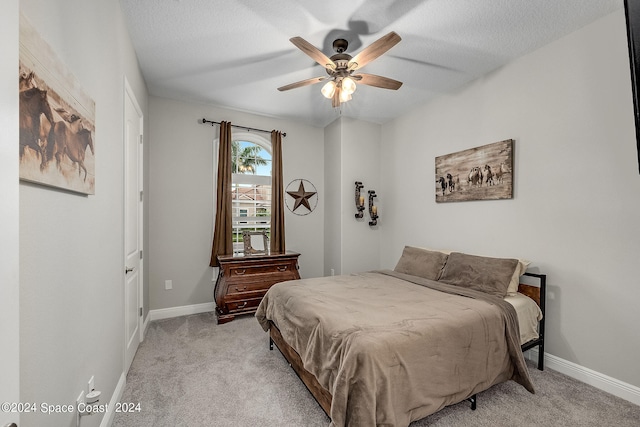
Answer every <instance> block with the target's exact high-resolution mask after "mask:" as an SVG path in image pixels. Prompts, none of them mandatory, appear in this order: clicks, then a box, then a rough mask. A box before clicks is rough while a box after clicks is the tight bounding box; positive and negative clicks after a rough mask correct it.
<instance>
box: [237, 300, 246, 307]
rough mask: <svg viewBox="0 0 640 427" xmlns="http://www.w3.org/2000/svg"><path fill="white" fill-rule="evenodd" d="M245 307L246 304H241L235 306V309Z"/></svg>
mask: <svg viewBox="0 0 640 427" xmlns="http://www.w3.org/2000/svg"><path fill="white" fill-rule="evenodd" d="M246 306H247V302H246V301H245V302H243V303H242V304H239V305H237V306H236V308H245V307H246Z"/></svg>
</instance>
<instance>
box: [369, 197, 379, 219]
mask: <svg viewBox="0 0 640 427" xmlns="http://www.w3.org/2000/svg"><path fill="white" fill-rule="evenodd" d="M374 197H378V195H377V194H376V190H369V215H370V216H371V221H369V225H370V226H372V227H373V226H374V225H378V207H377V206H376V205H374V204H373V198H374Z"/></svg>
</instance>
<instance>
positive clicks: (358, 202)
mask: <svg viewBox="0 0 640 427" xmlns="http://www.w3.org/2000/svg"><path fill="white" fill-rule="evenodd" d="M362 187H364V185H362V183H361V182H360V181H356V209H357V210H358V211H357V212H356V218H358V219H360V218H362V217H363V216H364V196H361V195H360V189H362Z"/></svg>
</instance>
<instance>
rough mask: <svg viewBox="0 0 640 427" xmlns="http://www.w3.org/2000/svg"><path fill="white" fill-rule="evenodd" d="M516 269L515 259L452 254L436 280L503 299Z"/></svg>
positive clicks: (516, 262)
mask: <svg viewBox="0 0 640 427" xmlns="http://www.w3.org/2000/svg"><path fill="white" fill-rule="evenodd" d="M517 267H518V260H517V259H509V258H490V257H483V256H476V255H468V254H463V253H460V252H452V253H451V254H450V255H449V258H448V259H447V264H446V265H445V266H444V270H443V271H442V275H441V276H440V279H438V280H440V281H441V282H444V283H448V284H450V285H455V286H460V287H463V288H470V289H474V290H476V291H481V292H484V293H487V294H490V295H495V296H497V297H500V298H504V296H505V295H506V294H507V288H508V287H509V282H510V281H511V278H512V277H513V274H514V272H515V270H516V268H517Z"/></svg>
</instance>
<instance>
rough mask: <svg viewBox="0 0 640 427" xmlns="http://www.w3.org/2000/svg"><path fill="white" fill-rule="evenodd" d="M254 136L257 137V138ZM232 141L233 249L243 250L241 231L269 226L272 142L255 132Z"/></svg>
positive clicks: (234, 250)
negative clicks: (253, 135)
mask: <svg viewBox="0 0 640 427" xmlns="http://www.w3.org/2000/svg"><path fill="white" fill-rule="evenodd" d="M256 138H257V139H256ZM252 139H254V140H256V142H259V143H260V144H257V143H255V142H253V141H245V140H243V139H235V138H234V141H233V142H232V144H231V170H232V182H233V183H232V195H231V199H232V200H231V204H232V216H233V219H232V221H233V222H232V228H233V253H234V254H242V253H243V251H244V245H243V240H242V232H243V231H263V230H264V231H266V233H267V235H269V234H270V229H271V152H270V149H271V143H270V141H267V140H266V139H264V138H261V137H259V136H255V137H253V138H252Z"/></svg>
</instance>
